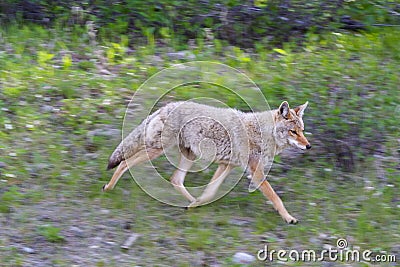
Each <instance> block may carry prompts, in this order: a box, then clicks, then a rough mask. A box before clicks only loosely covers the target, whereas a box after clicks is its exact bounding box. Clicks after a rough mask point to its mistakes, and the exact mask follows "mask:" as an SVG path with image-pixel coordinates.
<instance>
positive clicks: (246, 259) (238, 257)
mask: <svg viewBox="0 0 400 267" xmlns="http://www.w3.org/2000/svg"><path fill="white" fill-rule="evenodd" d="M232 260H233V262H234V263H237V264H250V263H252V262H254V261H255V260H256V257H254V256H253V255H250V254H247V253H244V252H236V253H235V255H233V259H232Z"/></svg>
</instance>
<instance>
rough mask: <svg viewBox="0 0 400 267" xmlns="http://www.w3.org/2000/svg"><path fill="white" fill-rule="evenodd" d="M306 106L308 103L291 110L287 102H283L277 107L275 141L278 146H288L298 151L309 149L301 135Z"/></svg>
mask: <svg viewBox="0 0 400 267" xmlns="http://www.w3.org/2000/svg"><path fill="white" fill-rule="evenodd" d="M307 105H308V102H306V103H305V104H303V105H301V106H298V107H296V108H294V109H291V108H289V104H288V102H286V101H284V102H282V104H281V105H280V106H279V108H278V111H277V113H276V116H275V140H276V142H277V144H278V145H281V146H285V145H290V146H293V147H298V148H300V149H310V148H311V145H310V143H309V142H308V140H307V138H305V136H304V134H303V131H304V123H303V114H304V110H305V109H306V107H307Z"/></svg>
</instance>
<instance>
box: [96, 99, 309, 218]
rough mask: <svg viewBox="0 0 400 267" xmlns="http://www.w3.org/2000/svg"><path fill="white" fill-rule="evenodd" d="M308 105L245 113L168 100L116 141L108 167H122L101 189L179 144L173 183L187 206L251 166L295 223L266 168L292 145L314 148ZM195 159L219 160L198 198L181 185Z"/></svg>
mask: <svg viewBox="0 0 400 267" xmlns="http://www.w3.org/2000/svg"><path fill="white" fill-rule="evenodd" d="M307 104H308V102H306V103H305V104H304V105H301V106H299V107H296V108H294V109H290V108H289V104H288V103H287V102H286V101H284V102H282V104H281V105H280V107H279V108H278V109H276V110H272V111H265V112H259V113H244V112H241V111H238V110H235V109H228V108H216V107H211V106H207V105H202V104H197V103H194V102H175V103H170V104H168V105H166V106H164V107H162V108H160V109H159V110H158V111H156V112H154V113H153V114H151V115H150V116H149V117H147V118H146V119H144V120H143V122H142V123H141V124H140V125H139V126H138V127H137V128H135V129H134V130H133V131H132V132H131V133H130V134H129V135H128V136H127V137H126V138H125V139H124V140H123V141H122V142H121V143H120V144H119V145H118V147H117V148H116V149H115V151H114V152H113V153H112V155H111V157H110V159H109V164H108V169H111V168H114V167H117V166H118V168H117V170H116V171H115V173H114V175H113V177H112V178H111V181H110V182H109V183H108V184H106V185H105V186H104V187H103V189H104V190H109V189H112V188H113V187H114V186H115V184H116V183H117V181H118V179H119V178H120V177H121V176H122V174H123V173H124V172H125V171H126V170H127V169H129V168H130V167H132V166H134V165H137V164H139V163H141V162H143V161H147V160H152V159H155V158H157V157H158V156H160V155H162V154H163V153H164V149H166V148H168V147H171V146H177V147H178V148H179V152H180V153H181V159H180V163H179V166H178V170H177V171H176V172H175V173H174V175H173V176H172V177H171V183H172V185H173V186H174V187H175V188H176V189H177V190H178V191H180V192H181V193H182V194H183V196H185V197H186V198H187V199H188V200H189V201H190V202H191V204H190V205H189V206H191V207H193V206H198V205H201V204H204V203H208V202H210V201H211V200H212V198H213V196H214V195H215V193H216V191H217V189H218V187H219V185H220V184H221V183H222V181H223V180H224V178H225V177H226V176H227V174H228V173H229V171H230V170H231V169H232V168H233V167H235V166H241V167H242V168H245V169H246V168H248V169H249V170H250V173H251V175H252V176H253V180H252V181H253V182H254V181H256V182H257V187H258V188H259V189H260V190H261V191H262V192H263V193H264V195H265V196H266V197H267V198H269V199H270V200H271V201H272V203H273V204H274V207H275V208H276V209H277V210H278V212H279V213H280V214H281V216H282V217H283V218H284V219H285V220H286V221H287V222H289V223H296V222H297V220H296V219H295V218H294V217H292V216H291V215H290V214H289V213H288V212H287V211H286V209H285V207H284V206H283V203H282V201H281V200H280V198H279V197H278V196H277V195H276V194H275V192H274V191H273V189H272V187H271V186H270V185H269V183H268V182H267V181H266V180H265V178H264V167H265V166H268V165H270V164H272V161H273V158H274V156H275V155H276V154H278V153H280V152H281V151H282V150H283V149H285V148H286V147H288V146H294V147H297V148H300V149H309V148H311V146H310V144H309V143H308V141H307V139H306V138H305V137H304V135H303V131H304V123H303V119H302V117H303V114H304V110H305V108H306V107H307ZM196 157H201V158H202V159H205V160H208V161H213V162H215V163H217V164H219V167H218V169H217V171H216V173H215V174H214V176H213V178H212V179H211V180H212V183H210V184H209V185H208V186H207V188H206V189H205V191H204V193H203V194H202V195H201V196H200V197H199V198H197V199H196V198H194V197H193V196H192V195H191V194H190V193H189V192H188V191H187V190H186V188H185V187H184V185H183V181H184V178H185V175H186V172H187V171H188V170H189V169H190V167H191V165H192V164H193V160H194V159H195V158H196Z"/></svg>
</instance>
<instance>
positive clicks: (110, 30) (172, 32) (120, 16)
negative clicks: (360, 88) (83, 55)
mask: <svg viewBox="0 0 400 267" xmlns="http://www.w3.org/2000/svg"><path fill="white" fill-rule="evenodd" d="M399 12H400V8H399V6H398V3H397V2H396V1H393V0H374V1H372V0H357V1H342V0H334V1H319V0H312V1H305V0H291V1H277V0H257V1H254V0H250V1H239V0H222V1H221V0H219V1H216V0H211V1H195V0H189V1H186V0H157V1H155V0H151V1H141V0H126V1H105V0H96V1H74V0H72V1H50V0H18V1H9V0H6V1H3V2H2V3H1V4H0V14H2V15H1V16H0V22H4V23H9V22H15V21H17V22H18V21H20V22H21V21H24V22H26V21H30V22H34V23H39V24H44V25H48V26H54V25H58V26H59V27H60V28H63V27H65V26H66V25H69V26H75V25H84V24H85V23H86V22H87V21H93V22H94V23H95V24H96V25H97V27H98V30H99V35H100V36H101V38H106V39H112V38H118V37H119V36H120V35H128V36H129V39H130V40H133V41H134V42H138V40H140V39H142V37H151V36H155V38H156V39H157V40H159V39H163V40H168V39H170V40H173V41H174V42H176V45H180V44H182V43H184V42H186V41H187V40H188V39H194V38H202V37H206V35H207V32H206V31H204V29H209V30H210V31H212V32H213V34H214V35H215V36H216V37H217V38H218V39H220V40H226V41H228V42H229V43H230V44H233V45H238V46H241V47H252V46H253V45H254V43H255V42H262V43H264V44H272V45H277V44H279V43H281V42H284V41H299V40H303V37H304V33H306V32H309V31H312V32H321V31H322V32H323V31H325V32H326V31H332V30H335V29H338V28H348V29H353V30H360V29H364V30H365V29H366V28H367V27H368V26H371V25H392V24H399V22H400V18H399V16H398V13H399Z"/></svg>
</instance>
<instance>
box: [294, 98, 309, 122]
mask: <svg viewBox="0 0 400 267" xmlns="http://www.w3.org/2000/svg"><path fill="white" fill-rule="evenodd" d="M307 105H308V101H307V102H306V103H304V104H303V105H301V106H298V107H296V108H294V109H293V110H294V112H296V115H297V116H299V117H300V118H302V117H303V115H304V110H305V109H306V107H307Z"/></svg>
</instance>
